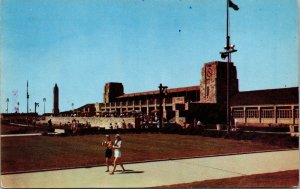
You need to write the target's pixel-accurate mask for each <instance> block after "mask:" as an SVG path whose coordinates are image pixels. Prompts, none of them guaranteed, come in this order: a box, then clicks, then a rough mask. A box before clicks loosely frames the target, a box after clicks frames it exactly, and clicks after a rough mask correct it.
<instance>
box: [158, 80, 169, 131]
mask: <svg viewBox="0 0 300 189" xmlns="http://www.w3.org/2000/svg"><path fill="white" fill-rule="evenodd" d="M158 88H159V112H158V113H159V119H158V120H159V128H162V123H163V107H162V103H163V99H164V95H165V93H167V89H168V87H167V86H163V85H162V84H160V85H159V86H158Z"/></svg>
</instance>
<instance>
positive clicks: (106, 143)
mask: <svg viewBox="0 0 300 189" xmlns="http://www.w3.org/2000/svg"><path fill="white" fill-rule="evenodd" d="M105 137H106V140H105V141H103V142H102V143H101V145H102V146H106V149H105V164H106V167H107V170H106V171H105V172H109V166H110V159H111V156H112V141H111V139H110V135H105Z"/></svg>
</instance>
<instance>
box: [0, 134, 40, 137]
mask: <svg viewBox="0 0 300 189" xmlns="http://www.w3.org/2000/svg"><path fill="white" fill-rule="evenodd" d="M41 135H42V133H30V134H8V135H0V136H1V137H23V136H41Z"/></svg>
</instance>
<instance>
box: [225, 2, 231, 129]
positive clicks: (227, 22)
mask: <svg viewBox="0 0 300 189" xmlns="http://www.w3.org/2000/svg"><path fill="white" fill-rule="evenodd" d="M226 18H227V19H226V50H227V51H228V50H229V49H230V36H229V0H227V17H226ZM230 56H231V54H230V53H229V54H228V57H227V65H226V72H227V74H226V81H227V82H226V83H227V90H226V124H227V133H229V131H230V128H229V127H230V118H229V114H230V113H229V62H230V59H231V57H230Z"/></svg>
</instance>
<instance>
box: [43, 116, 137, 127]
mask: <svg viewBox="0 0 300 189" xmlns="http://www.w3.org/2000/svg"><path fill="white" fill-rule="evenodd" d="M49 119H51V121H52V124H56V125H59V124H60V123H61V124H65V123H68V122H70V123H71V122H72V120H73V119H76V121H79V123H83V124H85V123H86V122H89V123H90V124H91V126H92V127H105V129H109V125H110V123H112V125H113V127H114V126H115V123H117V124H118V126H119V128H121V126H122V122H123V120H124V121H125V123H126V125H128V123H131V124H132V125H133V127H135V118H133V117H129V118H118V117H51V116H46V117H45V120H41V121H39V122H41V123H47V122H48V121H49Z"/></svg>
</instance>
